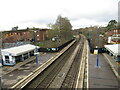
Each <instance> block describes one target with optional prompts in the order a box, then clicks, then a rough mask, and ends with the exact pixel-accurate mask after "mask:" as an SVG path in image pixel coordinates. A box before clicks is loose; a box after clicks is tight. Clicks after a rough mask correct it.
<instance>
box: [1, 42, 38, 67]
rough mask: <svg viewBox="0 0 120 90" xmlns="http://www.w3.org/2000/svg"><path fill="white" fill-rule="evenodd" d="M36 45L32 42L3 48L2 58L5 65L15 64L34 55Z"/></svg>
mask: <svg viewBox="0 0 120 90" xmlns="http://www.w3.org/2000/svg"><path fill="white" fill-rule="evenodd" d="M35 48H36V46H34V45H31V44H26V45H21V46H17V47H12V48H8V49H2V50H1V53H2V59H3V64H4V65H15V64H16V63H17V62H19V61H24V60H25V59H28V58H30V57H31V56H34V53H35Z"/></svg>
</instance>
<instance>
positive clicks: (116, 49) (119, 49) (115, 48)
mask: <svg viewBox="0 0 120 90" xmlns="http://www.w3.org/2000/svg"><path fill="white" fill-rule="evenodd" d="M105 48H106V49H107V50H108V51H110V52H111V53H112V54H113V55H120V44H113V45H105Z"/></svg>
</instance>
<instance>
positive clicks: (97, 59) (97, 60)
mask: <svg viewBox="0 0 120 90" xmlns="http://www.w3.org/2000/svg"><path fill="white" fill-rule="evenodd" d="M99 36H100V28H98V40H97V47H96V48H97V51H98V53H97V54H96V67H97V68H99V57H98V55H99Z"/></svg>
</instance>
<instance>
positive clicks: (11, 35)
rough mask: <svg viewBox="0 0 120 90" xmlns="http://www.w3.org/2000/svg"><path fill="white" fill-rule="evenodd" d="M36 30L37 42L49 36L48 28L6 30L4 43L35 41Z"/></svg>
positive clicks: (3, 37)
mask: <svg viewBox="0 0 120 90" xmlns="http://www.w3.org/2000/svg"><path fill="white" fill-rule="evenodd" d="M34 31H36V37H37V42H39V41H42V40H45V39H46V38H47V37H48V35H47V34H48V33H47V31H48V29H37V30H35V29H34V30H32V29H28V30H27V29H24V30H16V31H4V32H3V35H2V42H3V43H16V42H31V41H34V37H35V36H34V35H35V34H34Z"/></svg>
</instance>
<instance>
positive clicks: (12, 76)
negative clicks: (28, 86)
mask: <svg viewBox="0 0 120 90" xmlns="http://www.w3.org/2000/svg"><path fill="white" fill-rule="evenodd" d="M56 54H57V53H44V54H39V63H38V64H36V63H35V57H32V58H30V59H27V60H25V61H23V62H19V63H17V64H16V65H15V66H4V67H2V68H0V69H1V70H2V72H1V73H2V81H3V83H2V86H3V88H8V87H11V86H13V85H14V84H15V83H17V82H19V81H20V80H22V79H23V78H25V77H26V76H27V75H28V74H29V73H31V72H33V71H34V70H35V69H36V68H38V67H40V66H41V65H42V64H44V63H45V62H47V61H48V60H49V59H51V58H52V57H55V56H56Z"/></svg>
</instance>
